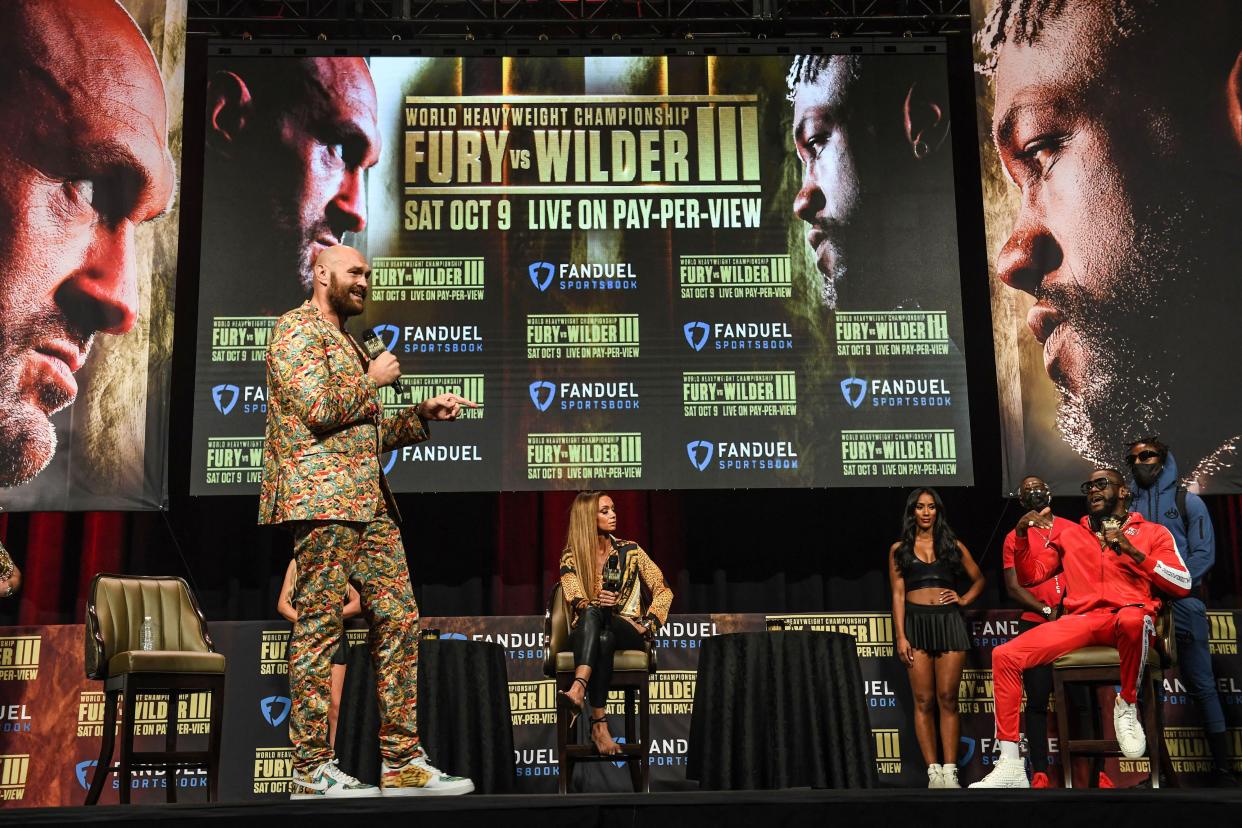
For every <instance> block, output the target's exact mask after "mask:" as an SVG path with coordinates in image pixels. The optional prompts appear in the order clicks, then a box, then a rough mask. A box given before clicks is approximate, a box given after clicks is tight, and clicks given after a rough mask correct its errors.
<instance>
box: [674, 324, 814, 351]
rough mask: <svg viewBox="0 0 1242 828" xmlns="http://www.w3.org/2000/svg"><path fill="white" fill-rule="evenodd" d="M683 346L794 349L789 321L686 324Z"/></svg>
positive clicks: (731, 349)
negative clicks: (709, 345)
mask: <svg viewBox="0 0 1242 828" xmlns="http://www.w3.org/2000/svg"><path fill="white" fill-rule="evenodd" d="M681 329H682V332H683V333H685V335H686V344H687V345H689V346H690V347H691V348H692V349H694V350H695V351H701V350H703V349H704V348H705V347H707V345H708V343H709V342H710V343H711V348H712V350H714V351H787V350H789V349H790V348H792V347H793V334H792V333H790V331H789V323H788V322H712V323H707V322H687V323H685V324H684V325H682V326H681Z"/></svg>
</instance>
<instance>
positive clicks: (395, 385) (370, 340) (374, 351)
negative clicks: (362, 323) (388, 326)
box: [362, 328, 405, 394]
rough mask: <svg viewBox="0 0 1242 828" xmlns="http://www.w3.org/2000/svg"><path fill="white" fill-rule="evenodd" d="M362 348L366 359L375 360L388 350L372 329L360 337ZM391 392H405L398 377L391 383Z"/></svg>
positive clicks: (368, 329)
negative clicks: (365, 353)
mask: <svg viewBox="0 0 1242 828" xmlns="http://www.w3.org/2000/svg"><path fill="white" fill-rule="evenodd" d="M362 347H363V348H364V349H365V350H366V352H367V358H368V359H375V358H376V357H377V356H379V355H380V354H382V353H384V351H387V350H388V349H387V348H385V347H384V342H383V340H381V339H380V338H379V334H377V333H376V332H375V329H374V328H367V332H366V333H364V334H363V335H362ZM392 390H393V391H396V392H397V393H398V394H400V393H401V392H402V391H403V390H405V389H404V386H402V384H401V378H400V377H397V378H396V379H395V380H393V381H392Z"/></svg>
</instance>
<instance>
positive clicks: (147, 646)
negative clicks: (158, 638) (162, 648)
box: [138, 615, 155, 650]
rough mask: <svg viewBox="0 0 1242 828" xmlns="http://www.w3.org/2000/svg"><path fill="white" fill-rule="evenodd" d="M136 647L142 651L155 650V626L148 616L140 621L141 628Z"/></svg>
mask: <svg viewBox="0 0 1242 828" xmlns="http://www.w3.org/2000/svg"><path fill="white" fill-rule="evenodd" d="M138 646H139V647H141V648H142V649H144V650H154V649H155V624H154V623H152V621H151V616H149V615H148V616H146V617H145V618H143V619H142V627H141V628H140V629H139V631H138Z"/></svg>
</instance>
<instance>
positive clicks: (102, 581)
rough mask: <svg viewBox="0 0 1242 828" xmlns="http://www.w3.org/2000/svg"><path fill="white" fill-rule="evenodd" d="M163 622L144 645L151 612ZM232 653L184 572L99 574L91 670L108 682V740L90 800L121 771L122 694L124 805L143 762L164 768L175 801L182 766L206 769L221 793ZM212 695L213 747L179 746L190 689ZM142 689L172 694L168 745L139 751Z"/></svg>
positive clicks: (89, 626)
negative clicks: (227, 655) (214, 636)
mask: <svg viewBox="0 0 1242 828" xmlns="http://www.w3.org/2000/svg"><path fill="white" fill-rule="evenodd" d="M147 616H150V617H151V619H152V621H153V622H154V623H155V630H154V632H155V642H154V643H155V648H154V649H151V650H143V649H141V645H140V641H141V638H140V636H141V627H142V623H143V619H144V618H145V617H147ZM224 668H225V660H224V656H223V655H221V654H220V653H217V652H215V647H214V646H213V645H212V642H211V636H210V635H208V633H207V622H206V621H204V620H203V613H202V610H200V609H199V606H198V601H196V600H195V598H194V594H193V593H192V592H190V588H189V586H187V585H186V582H185V581H184V580H182V579H181V578H176V577H146V576H136V575H96V576H95V580H94V581H93V582H92V583H91V591H90V599H89V600H88V602H87V605H86V677H87V678H89V679H97V680H99V681H102V682H103V683H104V721H103V741H102V744H101V745H100V749H99V762H98V764H97V765H96V766H95V775H94V777H93V778H92V779H91V786H90V790H89V791H88V792H87V794H86V804H87V805H94V804H95V803H97V802H98V801H99V794H100V792H102V791H103V786H104V781H105V780H106V779H107V777H108V774H109V773H112V772H113V768H112V750H113V743H114V741H115V737H116V729H117V726H116V708H117V699H118V698H120V699H121V704H122V710H121V726H122V728H123V730H122V733H121V757H120V762H119V766H118V767H117V768H116V769H115V772H116V774H117V781H118V782H119V784H120V799H121V803H122V804H128V803H129V793H130V780H131V776H132V773H133V771H134V770H135V769H143V768H163V769H164V772H165V774H166V776H165V780H166V782H165V786H166V791H167V794H166V796H167V799H168V801H169V802H176V801H177V770H178V769H183V768H204V769H206V771H207V799H208V800H209V801H211V800H215V799H216V798H217V794H218V791H219V778H220V734H221V731H222V730H223V727H224ZM202 691H206V692H208V693H210V694H211V714H210V733H209V736H208V742H207V750H205V751H202V750H198V751H188V750H180V751H179V750H177V706H178V703H179V697H180V696H181V695H183V694H189V693H194V692H202ZM139 695H143V696H149V695H162V696H167V697H168V720H167V728H168V732H167V736H166V737H165V741H164V750H162V751H144V752H141V753H139V752H136V751H135V750H134V719H135V716H134V709H135V705H136V702H137V698H138V696H139Z"/></svg>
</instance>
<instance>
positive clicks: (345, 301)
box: [328, 273, 366, 321]
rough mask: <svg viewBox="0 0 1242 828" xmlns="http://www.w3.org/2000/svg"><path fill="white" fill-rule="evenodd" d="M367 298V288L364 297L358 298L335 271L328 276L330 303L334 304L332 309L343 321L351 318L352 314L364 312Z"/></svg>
mask: <svg viewBox="0 0 1242 828" xmlns="http://www.w3.org/2000/svg"><path fill="white" fill-rule="evenodd" d="M365 300H366V292H365V289H364V291H363V295H362V299H361V300H360V299H358V298H357V297H355V296H354V294H353V293H351V292H350V288H349V286H348V285H346V284H344V283H343V282H342V281H341V280H340V279H338V278H336V274H335V273H331V274H329V276H328V304H329V305H331V306H332V310H334V311H335V312H336V315H337V316H339V317H340V318H341V319H342V321H343V320H345V319H349V318H350V317H351V316H357V315H358V314H360V313H362V309H363V302H364V301H365Z"/></svg>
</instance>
